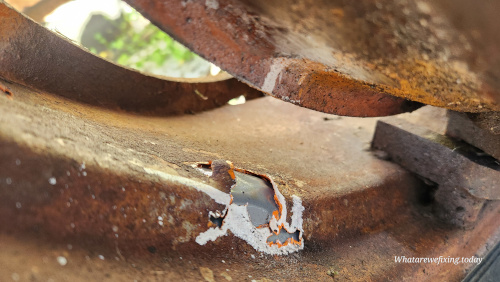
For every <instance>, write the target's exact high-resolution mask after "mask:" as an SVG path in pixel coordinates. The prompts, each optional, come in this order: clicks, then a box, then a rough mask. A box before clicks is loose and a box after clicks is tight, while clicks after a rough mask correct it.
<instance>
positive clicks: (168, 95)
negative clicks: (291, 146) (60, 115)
mask: <svg viewBox="0 0 500 282" xmlns="http://www.w3.org/2000/svg"><path fill="white" fill-rule="evenodd" d="M0 77H3V78H4V79H7V80H9V81H13V82H17V83H20V84H23V85H26V86H29V87H31V88H32V89H36V90H39V91H43V92H49V93H53V94H57V95H60V96H62V97H66V98H70V99H73V100H76V101H81V102H85V103H89V104H92V105H99V106H106V107H111V108H115V109H122V110H126V111H135V112H141V113H148V114H154V115H171V114H184V113H193V112H199V111H203V110H208V109H212V108H215V107H219V106H221V105H224V104H225V103H226V102H227V101H228V100H230V99H232V98H235V97H238V96H240V95H244V96H246V98H247V99H252V98H255V97H260V96H261V95H262V94H261V93H260V92H259V91H257V90H255V89H253V88H251V87H248V86H247V85H246V84H244V83H240V82H238V81H237V80H236V79H234V78H228V76H219V77H213V78H205V79H175V78H165V77H164V78H160V77H154V76H150V75H145V74H142V73H139V72H137V71H133V70H130V69H126V68H122V67H120V66H117V65H115V64H113V63H111V62H109V61H106V60H103V59H101V58H98V57H96V56H94V55H93V54H91V53H89V52H87V51H85V50H84V49H82V48H80V47H78V46H76V45H75V44H73V43H72V42H70V41H68V40H66V39H65V38H63V37H61V36H59V35H57V34H55V33H53V32H51V31H49V30H47V29H45V28H44V27H42V26H40V25H38V24H37V23H35V22H33V21H32V20H31V19H28V18H26V17H25V16H23V15H22V14H20V13H18V12H17V11H15V10H14V9H12V8H11V7H9V6H8V5H7V4H6V3H5V2H4V1H0ZM200 93H201V95H200Z"/></svg>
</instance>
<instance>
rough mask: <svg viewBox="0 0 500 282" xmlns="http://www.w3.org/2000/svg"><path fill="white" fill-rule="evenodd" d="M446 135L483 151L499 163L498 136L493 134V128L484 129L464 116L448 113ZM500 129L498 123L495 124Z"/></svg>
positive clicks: (499, 142) (499, 138)
mask: <svg viewBox="0 0 500 282" xmlns="http://www.w3.org/2000/svg"><path fill="white" fill-rule="evenodd" d="M448 116H449V122H448V126H447V128H446V134H447V135H448V136H452V137H454V138H456V139H459V140H464V141H465V142H467V143H469V144H471V145H473V146H475V147H477V148H479V149H481V150H483V151H484V152H485V153H486V154H488V155H490V156H492V157H494V158H496V159H497V160H499V161H500V135H498V134H494V133H493V132H492V131H493V127H491V126H490V127H489V129H484V128H481V127H479V126H478V124H477V123H475V122H474V121H473V120H471V119H470V118H469V117H468V116H467V115H466V114H463V113H457V112H453V111H450V112H448ZM496 125H497V126H499V127H500V123H496Z"/></svg>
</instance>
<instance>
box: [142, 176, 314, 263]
mask: <svg viewBox="0 0 500 282" xmlns="http://www.w3.org/2000/svg"><path fill="white" fill-rule="evenodd" d="M144 170H145V171H146V172H147V173H149V174H152V175H157V176H159V177H161V178H163V179H165V180H168V181H171V182H176V183H179V184H182V185H186V186H188V187H191V188H194V189H196V190H197V191H200V192H203V193H205V194H207V195H208V196H210V197H211V198H212V199H213V200H215V201H216V202H217V203H219V204H223V205H225V206H226V209H225V210H224V211H223V214H225V216H224V220H223V223H222V226H221V227H211V228H209V229H208V230H206V231H205V232H202V233H200V234H199V235H198V236H197V237H196V239H195V241H196V243H198V244H200V245H205V244H206V243H208V242H210V241H215V240H217V239H218V238H219V237H223V236H227V235H228V231H231V233H232V234H233V235H235V236H236V237H238V238H240V239H243V240H245V241H246V242H247V243H248V244H249V245H251V246H252V247H253V248H254V249H256V250H257V251H259V252H263V253H266V254H271V255H286V254H290V253H293V252H296V251H299V250H302V249H303V248H304V242H303V240H302V233H303V227H302V224H303V219H302V214H303V211H304V207H303V206H302V201H301V199H300V198H299V197H298V196H296V195H293V196H292V199H293V207H292V209H291V212H292V216H291V223H290V224H289V223H288V222H286V218H287V206H286V201H285V197H284V196H283V195H282V194H281V192H280V191H279V190H278V189H277V188H276V184H275V183H274V182H273V181H272V180H271V179H269V180H270V181H271V184H272V186H273V187H274V192H275V195H276V200H277V202H278V203H279V205H280V206H281V207H282V209H281V214H280V217H279V218H278V219H276V218H275V217H273V218H272V219H271V221H270V222H269V226H270V228H257V227H255V226H254V225H253V224H252V221H251V220H250V216H249V214H248V210H247V206H246V205H244V206H240V205H237V204H230V202H231V195H230V194H228V193H224V192H222V191H220V190H218V189H216V188H214V187H212V186H210V185H207V184H204V183H200V182H197V181H194V180H191V179H188V178H185V177H181V176H176V175H170V174H167V173H164V172H162V171H158V170H154V169H150V168H144ZM199 171H200V172H202V173H204V174H205V175H206V171H204V170H199ZM209 215H212V216H214V215H216V213H214V212H210V213H209ZM218 215H220V214H218ZM280 228H281V229H284V230H286V231H287V232H289V233H293V232H296V231H297V230H299V231H300V244H296V243H289V244H285V245H281V246H278V244H268V243H267V239H268V238H269V237H270V236H272V235H273V233H272V232H271V230H273V231H274V232H278V231H279V230H280ZM186 230H187V228H186Z"/></svg>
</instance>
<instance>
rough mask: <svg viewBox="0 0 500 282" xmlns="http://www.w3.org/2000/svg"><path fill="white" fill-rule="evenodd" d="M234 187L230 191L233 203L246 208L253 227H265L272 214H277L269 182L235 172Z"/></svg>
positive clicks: (272, 190)
mask: <svg viewBox="0 0 500 282" xmlns="http://www.w3.org/2000/svg"><path fill="white" fill-rule="evenodd" d="M235 175H236V185H234V186H233V187H232V189H231V195H232V196H233V203H234V204H236V205H240V206H244V205H246V206H247V210H248V214H249V216H250V220H251V221H252V224H253V225H254V226H255V227H259V226H267V225H268V223H269V221H270V220H271V218H272V216H273V213H276V212H278V208H279V207H278V204H276V201H275V200H274V195H275V193H274V189H273V188H272V186H271V183H269V181H267V180H265V179H263V178H260V177H256V176H253V175H249V174H245V173H241V172H238V171H236V172H235Z"/></svg>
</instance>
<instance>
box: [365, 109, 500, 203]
mask: <svg viewBox="0 0 500 282" xmlns="http://www.w3.org/2000/svg"><path fill="white" fill-rule="evenodd" d="M372 146H373V148H375V149H378V150H382V151H385V152H387V153H388V154H389V157H390V158H391V159H392V160H394V162H396V163H398V164H400V165H402V166H403V167H405V168H407V169H409V170H410V171H412V172H415V173H417V174H418V175H420V176H422V177H425V178H427V179H430V180H431V181H434V182H435V183H438V184H440V185H446V186H451V187H456V188H457V189H458V188H459V189H465V190H466V191H468V193H470V194H471V195H473V196H475V197H477V198H479V199H487V200H500V184H499V183H498V179H500V164H499V163H498V161H496V160H495V159H494V158H492V157H491V156H488V155H485V154H484V153H482V152H480V151H479V150H478V149H477V148H475V147H473V146H471V145H469V144H467V143H465V142H460V141H458V140H455V139H453V138H450V137H448V136H444V135H441V134H438V133H436V132H433V131H432V130H429V129H427V128H426V127H424V126H420V125H416V124H412V123H409V122H406V121H404V120H401V119H398V118H390V119H389V118H388V119H385V120H381V121H379V122H378V123H377V129H376V131H375V135H374V137H373V141H372Z"/></svg>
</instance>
